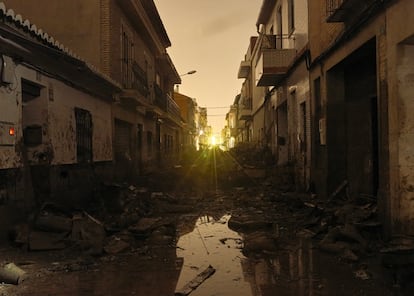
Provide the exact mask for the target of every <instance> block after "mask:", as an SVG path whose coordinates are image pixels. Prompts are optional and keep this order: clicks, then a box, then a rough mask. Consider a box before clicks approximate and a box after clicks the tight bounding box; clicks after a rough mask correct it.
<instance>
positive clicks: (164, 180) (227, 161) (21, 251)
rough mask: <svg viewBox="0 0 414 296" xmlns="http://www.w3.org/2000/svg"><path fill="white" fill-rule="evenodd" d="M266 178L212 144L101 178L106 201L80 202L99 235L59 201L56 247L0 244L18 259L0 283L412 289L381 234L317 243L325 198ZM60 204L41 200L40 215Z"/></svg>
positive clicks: (34, 288) (11, 290) (30, 287)
mask: <svg viewBox="0 0 414 296" xmlns="http://www.w3.org/2000/svg"><path fill="white" fill-rule="evenodd" d="M271 184H274V183H270V182H268V181H267V180H266V178H252V177H248V175H247V174H246V173H245V171H244V170H243V169H242V167H241V166H240V164H239V163H238V162H236V161H235V159H233V158H232V156H231V154H229V153H227V152H222V151H221V150H219V149H211V150H206V151H204V152H202V153H200V154H198V155H196V156H194V157H192V158H191V159H189V160H188V161H186V162H184V163H183V165H182V166H176V167H174V168H173V169H171V170H166V171H164V172H163V173H162V174H161V173H160V174H157V175H150V176H147V177H146V179H145V181H143V183H142V184H139V185H137V186H130V185H116V186H115V184H114V185H112V187H108V185H107V187H105V188H106V189H105V190H103V191H102V192H101V194H103V196H104V199H103V200H104V201H105V202H104V203H103V204H99V203H97V204H94V205H91V207H90V208H89V209H87V210H86V209H84V211H83V213H84V214H85V213H86V212H87V213H88V217H90V218H91V219H92V217H93V221H95V222H96V223H98V224H101V223H102V225H103V229H104V233H103V237H102V239H101V240H100V239H99V235H98V234H97V233H99V231H96V229H94V228H93V227H90V224H89V226H85V225H86V224H84V225H83V226H82V227H81V231H80V233H81V237H78V238H75V235H74V233H75V231H74V228H75V221H76V219H77V217H79V212H80V210H79V209H77V211H76V213H75V211H74V210H73V209H71V210H69V209H66V211H65V216H66V217H70V218H71V219H72V221H73V226H72V230H71V231H70V232H69V233H66V234H65V235H64V237H63V239H62V242H63V243H64V245H63V247H61V248H59V249H60V250H53V251H52V250H41V249H42V248H41V247H39V248H38V250H37V251H33V250H31V251H28V249H30V246H31V245H32V244H33V241H31V240H30V237H31V236H29V240H28V241H27V240H26V241H24V240H17V239H16V240H15V245H13V246H2V247H1V248H0V258H1V259H0V260H1V263H2V265H4V264H5V263H13V264H15V265H16V266H17V267H18V268H20V269H21V270H23V271H24V273H23V274H20V277H21V278H18V279H17V282H18V285H13V284H1V285H0V295H2V296H11V295H16V296H17V295H19V296H26V295H27V296H29V295H30V296H34V295H35V296H36V295H39V296H40V295H42V296H44V295H53V296H59V295H145V296H149V295H154V296H156V295H190V294H191V295H192V296H197V295H198V296H202V295H204V296H212V295H217V296H218V295H223V296H227V295H228V296H232V295H238V296H244V295H246V296H250V295H251V296H259V295H261V296H269V295H411V293H410V291H411V292H412V289H413V287H412V282H411V283H410V280H409V276H412V273H410V272H411V271H410V270H409V268H407V270H403V271H401V270H400V271H397V270H395V269H392V268H387V266H384V265H385V264H384V261H385V260H384V256H383V255H382V254H381V253H380V252H379V250H380V249H381V248H382V247H384V246H382V245H381V240H380V238H378V237H375V236H372V235H371V236H369V238H368V236H366V237H365V236H364V239H366V244H367V245H366V246H364V247H363V248H362V247H358V246H356V245H358V242H357V240H358V239H357V238H354V240H352V239H351V238H352V235H348V236H346V235H345V237H346V239H343V241H344V242H343V244H344V245H345V243H350V244H351V245H353V246H354V247H352V248H350V249H349V250H351V249H352V251H349V252H346V251H345V250H348V249H347V248H345V247H343V248H342V249H341V250H342V251H343V252H339V253H338V252H336V253H335V252H332V250H334V248H331V249H330V251H331V252H323V251H322V250H321V249H322V248H321V246H322V244H321V241H323V240H326V236H327V235H326V234H327V233H329V231H328V229H334V228H335V227H334V226H336V225H337V224H335V223H337V222H334V221H332V220H329V219H327V217H329V215H330V214H329V213H330V210H328V207H327V205H324V206H322V205H321V204H320V203H319V201H318V200H317V197H314V196H311V195H305V194H299V193H291V192H283V191H281V190H280V188H276V187H275V186H274V185H273V186H271ZM109 188H110V189H111V190H109ZM62 213H63V212H62V211H61V212H59V211H57V210H56V208H53V207H50V206H49V208H48V209H43V211H41V212H40V213H37V219H39V217H41V216H42V215H43V217H49V218H51V217H53V215H55V216H59V215H60V216H61V217H63V216H64V215H63V214H62ZM69 213H70V214H69ZM85 215H86V214H85ZM317 217H319V218H321V217H322V218H321V219H320V220H321V221H324V222H322V223H319V222H315V221H316V220H315V218H317ZM34 221H36V219H34ZM99 221H100V222H99ZM311 221H313V222H311ZM35 224H36V223H35ZM52 224H53V223H52ZM315 225H319V226H320V225H325V226H326V228H324V229H323V230H322V229H320V230H318V231H317V230H315V229H316V228H317V227H316V228H315ZM30 227H31V228H32V227H33V225H31V226H30ZM88 232H90V233H89V236H88V235H87V233H88ZM91 233H92V234H91ZM371 234H372V233H371ZM17 236H18V235H17ZM338 237H340V236H337V239H336V240H335V243H337V242H338V241H340V240H341V239H340V238H338ZM345 241H346V242H345ZM42 244H43V245H44V244H45V242H44V241H43V242H42V243H39V242H38V243H37V245H38V246H42ZM46 245H47V243H46ZM49 245H50V244H49ZM47 248H48V247H45V249H47ZM50 249H54V245H53V244H52V245H51V247H50ZM56 249H58V248H57V247H56ZM325 249H327V248H325ZM401 258H403V257H401ZM404 258H405V257H404ZM401 260H406V259H401ZM407 266H408V265H407ZM403 268H404V267H403ZM198 275H201V276H198Z"/></svg>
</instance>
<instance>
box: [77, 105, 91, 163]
mask: <svg viewBox="0 0 414 296" xmlns="http://www.w3.org/2000/svg"><path fill="white" fill-rule="evenodd" d="M75 118H76V157H77V160H78V163H84V162H91V161H92V115H91V113H90V112H89V111H87V110H84V109H80V108H75Z"/></svg>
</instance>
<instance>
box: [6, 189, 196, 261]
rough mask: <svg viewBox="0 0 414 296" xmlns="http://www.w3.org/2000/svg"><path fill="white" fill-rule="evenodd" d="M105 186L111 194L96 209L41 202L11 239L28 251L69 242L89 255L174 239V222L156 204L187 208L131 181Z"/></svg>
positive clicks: (57, 247) (62, 246) (56, 247)
mask: <svg viewBox="0 0 414 296" xmlns="http://www.w3.org/2000/svg"><path fill="white" fill-rule="evenodd" d="M108 188H110V189H109V190H108V192H110V193H111V194H108V192H107V193H106V194H104V196H103V199H102V202H103V205H102V208H100V209H99V210H97V209H96V207H95V208H94V209H92V210H91V211H90V212H87V211H85V210H72V211H71V210H68V209H63V208H61V207H59V206H57V205H55V204H51V203H48V204H44V205H43V206H42V207H41V208H40V210H39V211H38V212H37V213H36V214H35V215H33V218H32V219H31V221H30V222H29V223H25V224H19V225H16V226H15V227H14V229H13V231H12V234H13V235H12V239H13V243H14V244H15V245H16V246H18V247H21V248H23V249H27V250H29V251H51V250H63V249H66V248H68V247H71V248H75V249H78V250H81V251H82V252H84V253H86V254H89V255H100V254H102V253H106V254H111V255H114V254H118V253H121V252H125V251H128V250H131V251H132V250H134V248H138V246H142V241H144V240H146V239H151V240H161V241H162V240H163V239H165V240H168V242H172V241H173V240H174V237H175V229H176V228H175V225H174V223H173V221H172V220H171V219H169V218H168V217H165V218H160V217H157V216H156V211H155V209H158V210H159V209H160V208H162V209H168V211H166V212H185V211H188V210H189V208H190V206H189V205H180V204H178V202H177V199H176V198H175V197H174V196H171V195H168V194H164V193H162V192H156V193H150V192H148V191H147V190H146V189H145V188H136V187H134V186H129V187H126V186H124V187H122V186H115V185H113V186H110V187H108ZM158 210H157V211H158ZM91 213H94V215H92V214H91Z"/></svg>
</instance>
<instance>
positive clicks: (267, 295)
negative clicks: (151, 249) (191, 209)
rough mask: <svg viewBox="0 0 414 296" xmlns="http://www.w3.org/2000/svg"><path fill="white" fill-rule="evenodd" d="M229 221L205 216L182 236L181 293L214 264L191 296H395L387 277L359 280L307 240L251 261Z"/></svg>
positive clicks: (347, 266)
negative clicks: (209, 274)
mask: <svg viewBox="0 0 414 296" xmlns="http://www.w3.org/2000/svg"><path fill="white" fill-rule="evenodd" d="M229 219H230V215H224V216H223V217H221V219H218V220H216V219H214V218H212V217H211V216H202V217H200V218H198V220H197V221H196V223H195V228H194V230H193V231H191V232H189V233H187V234H185V235H182V236H181V237H180V239H179V240H178V243H177V257H178V258H183V267H182V270H181V273H180V277H179V280H178V284H177V289H180V288H181V287H183V286H184V285H185V284H187V283H188V282H189V281H191V280H192V279H194V278H195V277H196V276H197V275H198V274H199V273H200V272H202V271H203V270H204V269H206V268H207V267H208V266H209V265H211V266H213V267H214V268H215V269H216V273H215V274H213V275H212V276H211V277H210V278H208V279H206V280H205V282H203V283H202V284H201V285H200V286H199V287H198V288H197V289H196V290H194V291H193V292H192V293H191V296H234V295H237V296H273V295H292V296H297V295H304V296H305V295H306V296H318V295H394V293H393V292H392V291H391V290H390V286H389V285H388V284H389V283H385V281H381V280H379V281H378V279H381V278H384V277H385V276H384V275H383V274H376V275H375V277H376V278H377V281H374V280H360V279H358V278H357V277H356V276H354V272H353V271H352V267H351V265H350V264H348V263H344V262H338V259H336V257H335V256H332V255H327V254H324V253H320V252H319V251H318V250H317V249H316V248H314V246H313V245H312V242H311V241H309V240H307V239H301V240H298V241H296V242H294V243H289V244H286V245H281V246H279V248H278V250H277V251H276V252H272V253H271V254H256V255H254V254H252V255H249V258H248V257H246V256H244V255H243V254H242V247H243V245H242V237H241V236H240V234H238V233H237V232H234V231H232V230H230V229H229V228H228V226H227V222H228V220H229Z"/></svg>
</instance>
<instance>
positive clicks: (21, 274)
mask: <svg viewBox="0 0 414 296" xmlns="http://www.w3.org/2000/svg"><path fill="white" fill-rule="evenodd" d="M26 278H27V276H26V272H25V271H24V270H23V269H21V268H20V267H18V266H17V265H15V264H14V263H9V264H6V265H5V266H3V267H2V268H0V283H5V284H12V285H18V284H20V283H21V282H22V281H24V280H25V279H26Z"/></svg>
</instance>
